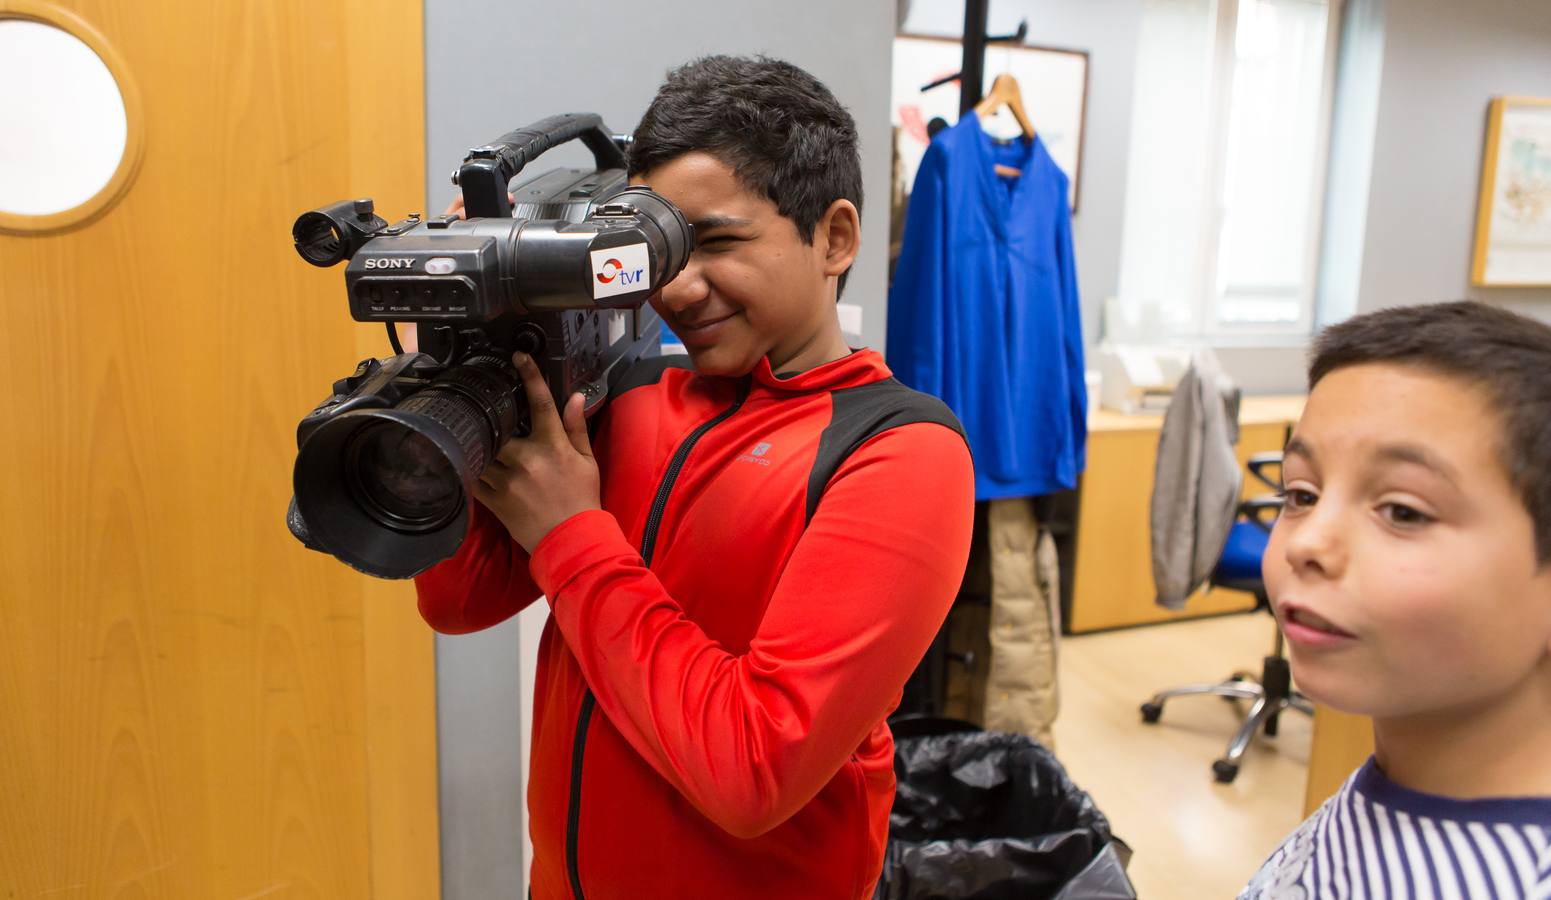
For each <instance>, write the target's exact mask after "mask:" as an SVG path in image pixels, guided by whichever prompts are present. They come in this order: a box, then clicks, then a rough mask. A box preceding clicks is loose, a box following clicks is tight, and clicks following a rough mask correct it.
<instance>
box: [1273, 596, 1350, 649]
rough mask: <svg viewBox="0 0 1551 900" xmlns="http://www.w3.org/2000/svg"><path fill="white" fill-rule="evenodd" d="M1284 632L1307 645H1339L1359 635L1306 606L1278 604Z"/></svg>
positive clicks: (1301, 643) (1295, 641) (1288, 636)
mask: <svg viewBox="0 0 1551 900" xmlns="http://www.w3.org/2000/svg"><path fill="white" fill-rule="evenodd" d="M1278 607H1279V609H1280V611H1281V614H1282V615H1281V619H1282V634H1284V635H1286V636H1287V639H1288V640H1289V641H1291V642H1292V643H1294V644H1299V645H1302V646H1307V647H1339V646H1342V645H1345V644H1348V643H1351V642H1352V641H1355V640H1357V636H1356V635H1354V634H1352V633H1351V632H1350V631H1347V630H1345V629H1344V628H1342V627H1340V626H1339V625H1337V624H1335V623H1334V622H1332V621H1330V620H1329V619H1327V618H1325V617H1324V616H1321V615H1319V614H1318V613H1316V612H1314V611H1313V610H1311V609H1309V608H1308V607H1306V606H1300V605H1299V604H1296V603H1281V604H1278Z"/></svg>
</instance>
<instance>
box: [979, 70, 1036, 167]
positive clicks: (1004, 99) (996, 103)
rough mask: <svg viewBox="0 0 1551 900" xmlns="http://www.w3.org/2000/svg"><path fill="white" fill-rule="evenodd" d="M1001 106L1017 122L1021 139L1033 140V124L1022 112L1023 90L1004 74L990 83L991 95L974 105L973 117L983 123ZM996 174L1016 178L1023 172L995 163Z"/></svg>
mask: <svg viewBox="0 0 1551 900" xmlns="http://www.w3.org/2000/svg"><path fill="white" fill-rule="evenodd" d="M1003 106H1005V107H1007V111H1008V112H1010V113H1012V118H1013V121H1015V122H1017V123H1018V127H1019V128H1020V129H1022V131H1023V139H1024V140H1026V141H1031V140H1033V139H1034V124H1033V123H1032V122H1030V121H1029V117H1028V114H1027V113H1025V112H1024V111H1023V90H1022V89H1021V88H1020V87H1019V86H1018V79H1016V78H1014V77H1012V76H1011V75H1009V74H1007V73H1006V72H1003V73H1002V74H1000V75H998V76H996V80H995V81H993V82H991V93H989V94H987V95H986V96H985V99H983V100H981V101H980V102H979V103H977V104H975V116H976V118H979V119H981V120H982V121H984V120H985V118H986V117H987V116H990V115H991V114H993V113H995V112H996V110H997V109H999V108H1000V107H1003ZM996 174H998V175H1001V176H1004V177H1007V178H1017V177H1018V176H1020V175H1022V174H1023V171H1022V170H1020V169H1014V168H1013V167H1012V166H1004V165H1002V164H1001V163H997V164H996Z"/></svg>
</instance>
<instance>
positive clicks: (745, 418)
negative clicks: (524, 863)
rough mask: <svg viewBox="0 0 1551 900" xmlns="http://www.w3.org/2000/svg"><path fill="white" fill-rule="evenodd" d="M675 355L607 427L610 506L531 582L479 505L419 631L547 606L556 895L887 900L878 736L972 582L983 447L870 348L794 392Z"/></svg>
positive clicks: (542, 772) (647, 364) (544, 736)
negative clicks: (882, 897)
mask: <svg viewBox="0 0 1551 900" xmlns="http://www.w3.org/2000/svg"><path fill="white" fill-rule="evenodd" d="M676 359H677V361H675V358H663V359H655V360H646V361H643V362H642V363H639V364H637V365H636V366H635V367H634V368H633V369H632V370H631V371H630V373H628V374H627V375H626V377H625V379H624V383H623V384H621V385H619V386H618V387H616V389H615V394H614V397H613V398H612V399H611V400H610V403H609V407H608V408H607V409H606V410H605V411H604V412H603V413H602V414H601V421H600V422H599V426H598V432H597V434H596V436H595V438H594V441H593V446H594V452H595V454H596V456H597V459H598V465H599V470H600V474H601V477H602V500H603V509H602V510H596V511H590V512H584V513H580V514H578V515H576V516H573V517H571V518H570V519H567V520H566V521H565V522H563V523H562V524H560V525H559V526H557V527H556V528H555V529H554V530H553V531H551V532H550V533H549V534H548V535H547V536H546V537H545V538H544V539H543V540H542V541H541V542H540V543H539V544H538V546H537V547H535V548H534V553H533V556H532V558H531V559H530V558H529V557H528V556H527V554H525V553H524V552H523V550H522V548H521V547H520V546H518V545H517V544H516V543H515V542H514V541H513V540H512V539H511V537H510V536H509V535H508V533H507V532H506V530H505V528H504V527H503V526H502V525H501V524H500V523H499V522H498V520H496V518H495V517H494V516H493V515H491V514H490V513H489V512H488V511H487V510H485V509H484V508H483V507H479V506H478V505H477V504H476V509H475V515H474V517H473V522H472V524H471V526H470V530H469V535H468V538H467V539H466V540H465V541H464V543H463V545H462V546H461V547H460V548H459V551H458V554H457V555H456V556H455V557H453V558H452V559H450V560H448V561H446V562H444V563H442V564H440V565H438V566H436V567H434V568H432V569H431V570H429V571H427V572H426V573H425V574H423V575H421V576H420V577H419V578H418V579H416V586H417V588H418V591H419V597H420V611H421V614H422V615H423V616H424V617H425V619H426V621H427V622H429V623H430V625H431V626H432V627H433V628H435V629H437V630H438V631H443V632H448V633H463V632H469V631H476V630H479V629H481V628H487V627H489V626H491V625H494V624H496V623H497V622H500V621H502V620H504V619H506V618H507V617H509V616H511V615H512V614H514V613H516V612H517V611H519V610H520V609H522V608H523V607H524V606H526V605H527V604H529V603H531V602H532V601H533V600H535V599H536V598H537V597H538V596H540V594H542V595H544V596H547V597H548V598H549V603H550V606H551V616H550V619H549V624H548V625H546V626H545V629H544V635H543V637H542V639H541V641H540V644H539V667H538V678H537V683H536V686H535V693H536V697H535V701H534V723H533V756H532V767H531V777H530V782H529V785H528V809H529V814H530V817H529V822H530V829H531V833H532V838H533V847H534V861H533V867H532V873H531V874H532V878H531V881H532V889H533V896H534V897H535V898H539V900H548V898H559V897H568V896H570V897H578V898H580V897H584V896H585V897H588V898H596V900H603V898H614V897H628V898H647V897H674V898H684V897H772V898H775V897H779V898H819V897H847V898H850V897H855V898H861V897H870V896H871V894H872V890H873V885H874V883H875V882H876V880H877V878H878V875H879V872H880V871H881V868H882V861H883V849H884V844H885V842H886V839H887V837H888V816H889V807H890V804H891V803H892V801H893V796H894V770H893V751H894V747H893V739H892V738H891V737H890V734H889V729H888V726H887V725H886V724H885V723H884V719H885V717H886V716H887V715H888V714H889V712H890V711H892V710H893V709H894V707H895V706H896V705H898V703H899V700H900V695H901V689H902V687H903V685H904V683H905V681H906V679H907V678H908V677H909V676H910V673H911V671H912V670H913V669H914V668H915V666H916V664H917V663H918V662H919V661H920V659H921V657H922V655H923V654H924V653H925V651H926V649H927V647H928V645H929V644H930V643H931V641H932V637H933V636H934V635H935V634H936V632H937V630H938V628H939V626H940V625H941V623H942V621H943V619H944V617H945V616H946V615H947V612H948V607H949V605H950V604H951V603H952V601H953V597H954V594H955V593H956V592H957V589H958V586H959V583H960V581H961V579H962V578H963V575H964V565H965V561H966V558H967V556H968V552H969V540H970V529H971V527H972V525H971V523H972V518H973V510H974V474H973V469H972V466H971V463H970V456H969V450H968V448H967V446H966V444H965V441H964V438H963V434H962V431H960V430H959V426H958V422H957V420H956V419H954V417H953V415H952V413H951V412H949V411H948V409H947V407H946V406H944V405H943V404H942V403H940V402H939V401H937V400H936V399H935V398H932V397H929V396H927V395H925V394H920V393H917V392H915V391H912V390H910V389H908V388H906V387H904V386H903V385H901V384H900V383H899V382H898V381H896V380H894V379H893V378H892V377H891V376H890V374H889V371H888V368H887V367H886V366H885V365H884V363H883V360H882V358H881V357H880V356H879V355H878V354H877V353H875V352H873V351H870V350H861V351H857V352H855V353H852V354H851V355H850V356H848V357H846V358H844V359H840V360H836V361H834V362H831V363H827V364H825V365H822V366H819V367H817V368H815V369H811V370H809V371H807V372H803V373H800V374H797V375H795V376H791V377H779V376H776V375H774V374H772V373H771V371H770V366H769V363H768V361H763V360H762V361H761V362H760V364H759V367H758V368H757V369H756V370H755V371H754V372H753V373H752V374H751V375H749V376H747V377H744V378H741V379H729V378H713V377H706V376H701V375H698V374H696V373H694V372H693V371H691V370H689V369H687V368H679V367H676V366H684V365H687V360H684V359H683V358H682V357H679V358H676Z"/></svg>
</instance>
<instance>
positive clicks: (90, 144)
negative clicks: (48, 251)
mask: <svg viewBox="0 0 1551 900" xmlns="http://www.w3.org/2000/svg"><path fill="white" fill-rule="evenodd" d="M0 85H4V88H3V89H0V231H7V232H13V233H15V232H47V231H57V230H61V229H65V228H71V227H74V226H77V225H81V224H83V223H85V222H88V221H90V220H91V219H93V218H94V217H96V216H98V215H100V214H102V213H103V212H106V211H107V210H108V209H109V208H110V207H111V206H112V205H113V204H114V203H115V202H116V201H117V200H118V199H119V197H121V196H122V195H123V194H124V192H125V191H126V190H127V189H128V188H129V185H130V183H131V182H132V181H133V179H134V175H135V171H136V169H137V168H138V167H139V163H140V152H141V146H142V142H143V135H144V130H143V127H142V123H141V120H140V117H141V110H140V104H139V102H138V99H139V98H138V96H137V94H136V92H135V90H134V87H133V84H132V82H131V81H130V80H129V78H128V73H127V72H126V71H125V68H124V66H123V63H122V62H121V60H120V59H119V57H118V55H117V54H116V53H115V52H114V51H113V48H112V47H110V46H109V45H108V43H107V41H105V40H104V39H103V38H102V36H101V35H100V34H99V33H98V32H97V31H96V29H94V28H92V27H91V26H90V25H89V24H88V23H86V22H85V21H84V20H82V19H81V18H80V17H78V16H76V15H75V14H74V13H72V12H69V11H68V10H64V9H61V8H59V7H56V6H54V5H52V4H49V3H43V2H33V0H0Z"/></svg>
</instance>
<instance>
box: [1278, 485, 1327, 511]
mask: <svg viewBox="0 0 1551 900" xmlns="http://www.w3.org/2000/svg"><path fill="white" fill-rule="evenodd" d="M1318 500H1319V498H1318V497H1317V496H1315V495H1314V492H1313V491H1305V490H1303V489H1301V488H1288V489H1287V490H1285V491H1283V492H1282V506H1283V508H1284V509H1290V510H1295V511H1296V510H1300V509H1307V508H1309V507H1311V506H1313V505H1314V504H1315V502H1316V501H1318Z"/></svg>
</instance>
